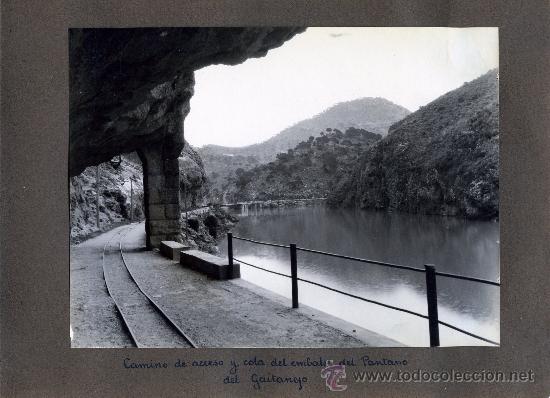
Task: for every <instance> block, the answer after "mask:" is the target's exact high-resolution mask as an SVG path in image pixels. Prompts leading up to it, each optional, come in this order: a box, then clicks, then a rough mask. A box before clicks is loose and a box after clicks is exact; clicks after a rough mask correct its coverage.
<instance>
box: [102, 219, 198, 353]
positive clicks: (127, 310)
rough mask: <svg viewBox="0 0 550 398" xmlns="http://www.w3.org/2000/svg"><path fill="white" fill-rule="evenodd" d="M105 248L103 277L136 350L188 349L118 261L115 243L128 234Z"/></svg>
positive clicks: (119, 260) (113, 240)
mask: <svg viewBox="0 0 550 398" xmlns="http://www.w3.org/2000/svg"><path fill="white" fill-rule="evenodd" d="M131 228H132V227H129V229H127V230H125V231H124V232H122V234H121V235H120V237H119V236H118V235H117V236H115V237H114V239H112V240H110V241H109V242H108V243H107V245H106V246H105V257H104V275H105V281H106V282H107V286H108V288H109V292H110V293H111V296H112V297H113V299H114V302H115V303H116V305H117V306H118V308H119V309H120V311H121V312H122V315H123V316H124V320H125V321H126V323H127V325H128V327H129V329H130V330H131V332H132V334H133V336H134V338H135V340H136V343H137V345H138V347H139V348H181V347H186V348H188V347H190V345H189V344H188V343H187V342H186V341H185V339H184V338H183V337H182V336H180V335H179V334H178V333H177V332H176V331H175V330H174V328H173V327H172V326H171V325H169V324H168V322H167V321H166V320H165V319H164V318H163V317H162V315H161V314H160V313H159V312H158V311H157V310H156V309H155V308H154V307H153V306H152V305H151V303H150V302H149V300H148V299H147V297H145V296H144V295H143V294H142V293H141V291H140V290H139V288H138V286H137V285H136V284H135V283H134V281H133V280H132V278H131V276H130V274H129V273H128V271H127V269H126V266H125V265H124V262H123V260H122V257H121V254H120V250H119V241H120V239H122V238H123V237H124V235H125V234H126V233H127V231H128V230H131Z"/></svg>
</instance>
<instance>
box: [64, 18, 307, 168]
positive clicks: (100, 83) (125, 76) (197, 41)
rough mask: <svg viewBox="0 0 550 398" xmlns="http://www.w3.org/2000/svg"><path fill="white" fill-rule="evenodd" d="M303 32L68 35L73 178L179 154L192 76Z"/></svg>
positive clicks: (299, 29) (174, 31)
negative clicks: (123, 159)
mask: <svg viewBox="0 0 550 398" xmlns="http://www.w3.org/2000/svg"><path fill="white" fill-rule="evenodd" d="M304 30H305V28H302V27H243V28H216V27H213V28H135V29H87V28H83V29H70V31H69V62H70V72H69V79H70V85H69V91H70V93H69V94H70V95H69V103H70V110H69V132H70V140H69V147H70V153H69V173H70V175H71V176H74V175H77V174H79V173H80V172H82V170H84V168H86V167H87V166H91V165H94V164H98V163H101V162H104V161H107V160H109V159H110V158H112V157H113V156H115V155H117V154H120V153H128V152H132V151H136V150H138V151H139V150H140V148H144V147H147V146H149V145H153V144H158V143H162V142H164V144H165V145H164V146H165V147H166V148H169V149H171V151H172V152H173V153H172V156H173V155H174V154H177V153H179V152H180V151H181V149H182V148H183V145H184V139H183V120H184V118H185V116H186V115H187V114H188V112H189V101H190V99H191V97H192V95H193V86H194V77H193V72H194V71H195V70H197V69H200V68H202V67H205V66H208V65H212V64H228V65H235V64H239V63H242V62H244V61H245V60H246V59H248V58H253V57H262V56H264V55H266V54H267V52H268V51H269V50H270V49H272V48H276V47H279V46H280V45H282V44H283V43H284V42H286V41H287V40H289V39H291V38H292V37H293V36H294V35H296V34H298V33H300V32H303V31H304Z"/></svg>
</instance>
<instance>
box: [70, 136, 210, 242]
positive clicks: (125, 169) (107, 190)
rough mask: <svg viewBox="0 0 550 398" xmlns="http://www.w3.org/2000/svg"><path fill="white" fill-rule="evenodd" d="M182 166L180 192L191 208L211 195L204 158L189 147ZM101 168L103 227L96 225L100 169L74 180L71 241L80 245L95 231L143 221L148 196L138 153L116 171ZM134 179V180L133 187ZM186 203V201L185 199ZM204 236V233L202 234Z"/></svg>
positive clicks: (126, 157)
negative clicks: (97, 187)
mask: <svg viewBox="0 0 550 398" xmlns="http://www.w3.org/2000/svg"><path fill="white" fill-rule="evenodd" d="M178 161H179V166H180V192H182V193H184V192H185V193H186V194H182V198H183V197H185V199H186V200H187V206H188V207H196V206H198V205H200V204H201V203H202V202H204V200H205V198H206V194H207V192H208V185H207V181H206V173H205V171H204V167H203V165H202V161H201V158H200V157H199V156H198V154H197V153H196V152H195V151H194V150H193V149H192V148H191V147H190V146H189V145H186V146H185V147H184V149H183V150H182V152H181V155H180V157H179V158H178ZM99 169H100V184H99V188H100V189H99V191H100V198H99V199H100V200H99V203H100V205H99V217H100V228H99V229H98V227H97V224H96V214H97V199H96V168H95V167H87V168H86V169H85V170H84V171H83V172H82V173H80V174H79V175H78V176H75V177H71V179H70V184H69V187H70V205H71V206H70V207H71V242H73V243H78V242H80V241H82V240H83V239H86V238H88V237H90V236H92V235H93V234H94V233H95V232H98V231H100V230H106V229H109V228H110V227H112V226H114V225H116V224H119V223H124V222H129V221H130V220H131V219H133V220H134V221H138V220H143V218H144V210H145V209H144V193H143V168H142V166H141V162H140V160H139V157H138V156H137V154H135V153H132V154H128V155H124V156H122V163H121V164H120V166H119V167H118V168H114V167H113V166H112V165H111V164H110V162H105V163H102V164H100V165H99ZM130 179H131V180H132V181H133V182H132V184H130ZM131 188H132V191H133V213H134V214H133V217H131V214H130V211H131V210H130V208H131V204H132V203H131V202H132V200H131ZM182 204H183V199H182ZM199 236H200V234H199Z"/></svg>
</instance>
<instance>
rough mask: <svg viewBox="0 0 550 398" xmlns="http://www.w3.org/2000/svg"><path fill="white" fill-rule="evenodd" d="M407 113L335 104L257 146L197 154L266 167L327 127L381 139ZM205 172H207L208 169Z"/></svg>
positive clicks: (376, 103) (383, 106)
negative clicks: (234, 158)
mask: <svg viewBox="0 0 550 398" xmlns="http://www.w3.org/2000/svg"><path fill="white" fill-rule="evenodd" d="M409 113H410V112H409V111H408V110H407V109H405V108H403V107H402V106H399V105H396V104H394V103H393V102H390V101H388V100H386V99H384V98H360V99H356V100H353V101H346V102H341V103H338V104H336V105H334V106H332V107H330V108H328V109H326V110H325V111H323V112H321V113H320V114H318V115H316V116H314V117H312V118H310V119H306V120H302V121H301V122H298V123H296V124H295V125H293V126H291V127H288V128H286V129H285V130H283V131H281V132H280V133H278V134H277V135H275V136H273V137H271V138H270V139H268V140H266V141H264V142H261V143H259V144H254V145H248V146H245V147H239V148H232V147H224V146H218V145H206V146H204V147H203V148H199V149H197V151H198V152H199V154H200V155H201V156H202V157H203V158H205V155H207V154H210V155H233V156H236V155H240V156H245V157H247V156H254V157H256V159H257V160H258V161H259V162H260V163H266V162H270V161H273V160H275V157H276V155H277V154H278V153H281V152H286V151H287V150H289V149H292V148H294V147H295V146H296V145H298V143H300V142H301V141H305V140H307V139H309V137H310V136H314V137H316V136H318V135H319V132H320V131H324V130H325V128H327V127H332V128H336V129H340V130H345V129H347V128H349V127H355V128H359V129H364V130H367V131H371V132H374V133H377V134H381V135H383V136H384V135H386V134H387V132H388V129H389V127H390V126H391V125H392V124H393V123H395V122H397V121H398V120H401V119H403V118H404V117H405V116H407V115H408V114H409ZM207 170H209V168H208V167H207Z"/></svg>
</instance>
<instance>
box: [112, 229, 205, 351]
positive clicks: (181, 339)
mask: <svg viewBox="0 0 550 398" xmlns="http://www.w3.org/2000/svg"><path fill="white" fill-rule="evenodd" d="M131 229H132V228H131V227H128V228H126V229H125V231H124V234H123V233H122V231H121V232H118V233H116V234H114V235H113V236H112V237H111V238H110V239H109V240H108V241H107V243H105V245H104V246H103V252H102V267H103V269H102V271H103V279H104V281H105V286H106V288H107V293H108V295H109V296H110V297H111V299H112V300H113V303H114V305H115V308H116V310H117V312H118V313H119V314H120V317H121V319H122V323H123V325H124V327H125V329H126V330H127V331H128V334H129V336H130V339H131V341H132V344H133V345H134V346H135V347H137V348H144V347H152V345H148V344H147V343H144V342H143V341H142V340H143V339H142V337H140V336H139V331H137V330H136V329H137V327H136V325H135V323H133V322H132V321H131V319H129V318H130V317H129V316H128V315H127V314H125V312H126V311H125V310H124V309H123V308H124V305H123V303H122V302H121V301H122V300H121V299H120V297H121V296H120V295H122V294H127V295H129V294H130V293H129V292H122V293H121V292H116V293H119V294H116V293H115V288H116V286H115V280H114V278H113V277H112V276H109V275H110V272H106V266H105V253H106V251H107V247H109V246H110V245H111V242H112V241H113V239H115V238H116V237H119V242H118V245H117V246H118V247H117V256H118V258H119V264H118V266H119V267H123V271H124V272H125V273H127V277H128V278H129V280H130V281H131V283H132V284H133V285H135V288H136V289H137V291H139V294H137V295H138V296H139V295H141V296H142V297H143V298H144V299H145V300H146V302H147V303H148V305H149V306H150V308H148V310H150V311H152V312H153V313H154V314H156V315H158V316H159V317H160V318H162V319H163V320H164V321H165V322H166V325H165V326H166V328H167V330H168V331H169V333H168V335H173V336H177V337H176V338H173V339H174V343H175V344H176V345H177V346H188V347H192V348H197V347H198V345H197V344H196V343H195V342H194V341H193V340H192V339H191V338H190V337H189V336H188V335H187V334H186V333H185V332H184V331H183V330H182V329H181V327H179V326H178V324H177V323H176V322H175V321H174V320H173V319H172V318H171V317H170V316H169V315H168V313H167V312H166V311H164V310H163V309H162V307H161V306H160V305H159V304H158V303H157V302H156V301H155V300H154V299H153V298H152V297H151V296H150V295H148V294H147V293H146V292H145V290H144V289H143V288H142V286H141V284H140V283H139V282H138V281H137V279H136V278H135V276H134V274H133V273H132V271H131V270H130V268H129V267H128V263H127V262H126V258H125V256H124V249H123V240H124V237H125V236H126V235H127V234H128V232H130V231H131ZM119 271H120V270H119ZM135 296H136V295H134V298H128V299H129V300H130V301H134V300H135Z"/></svg>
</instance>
